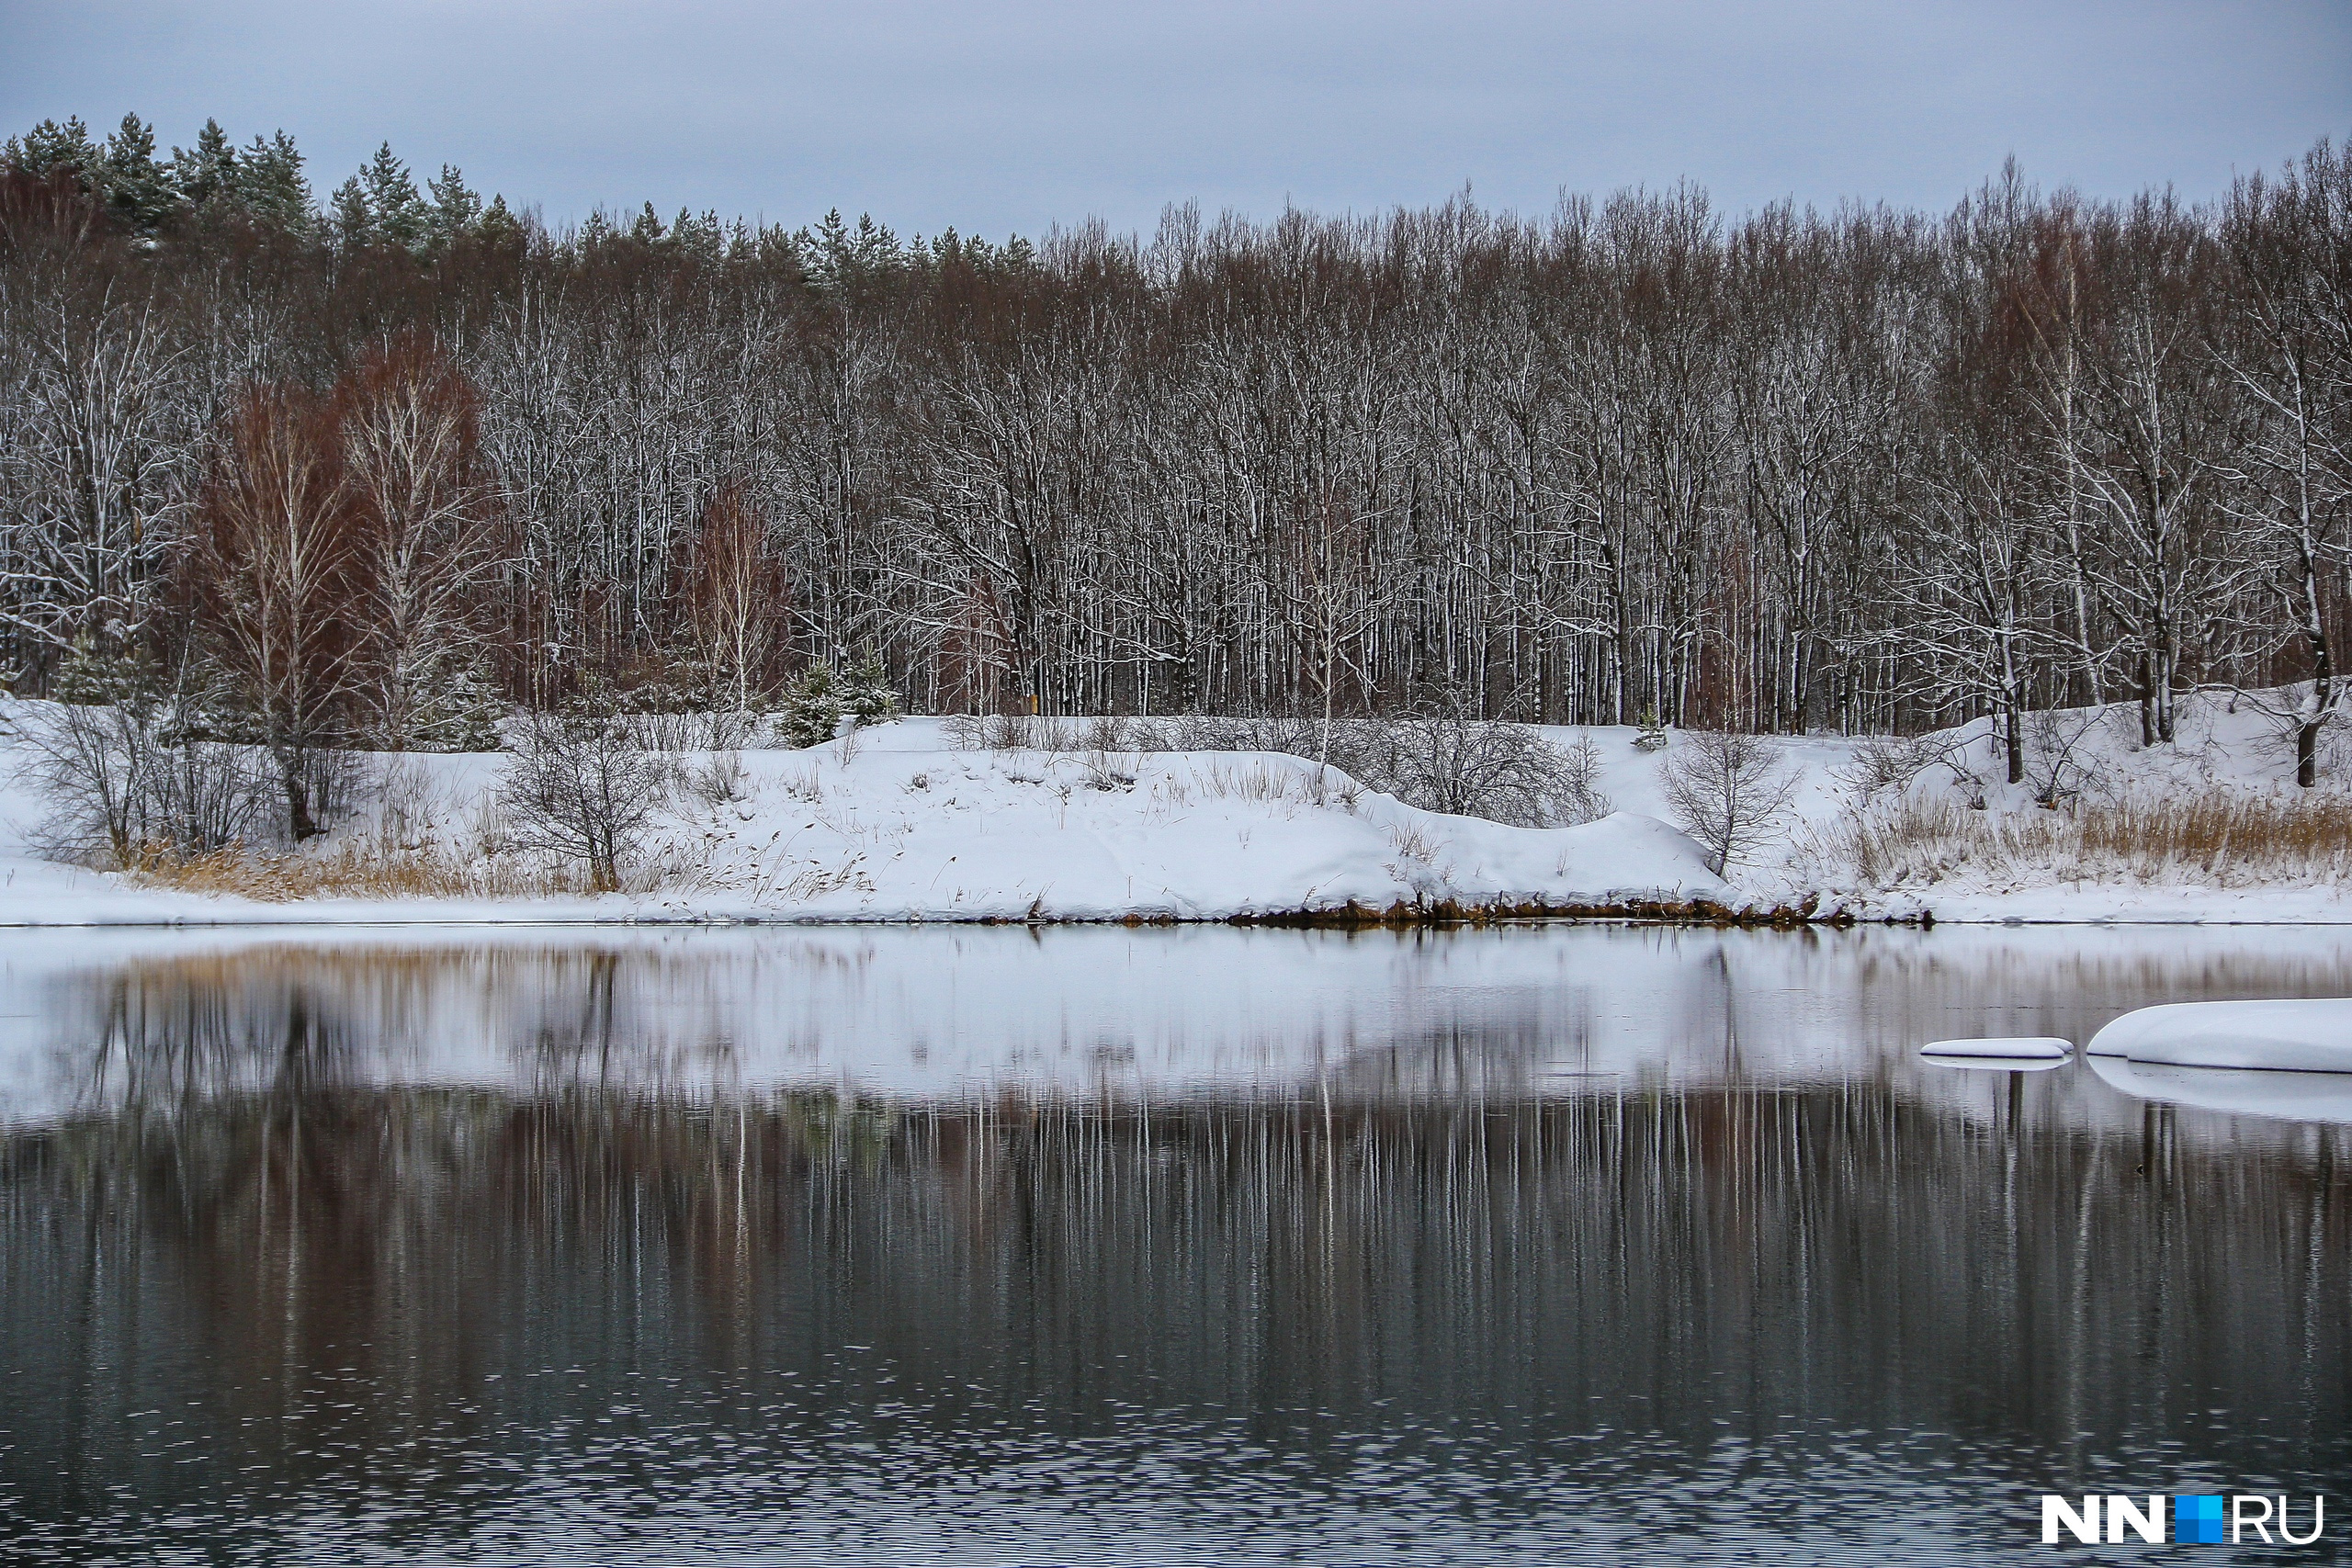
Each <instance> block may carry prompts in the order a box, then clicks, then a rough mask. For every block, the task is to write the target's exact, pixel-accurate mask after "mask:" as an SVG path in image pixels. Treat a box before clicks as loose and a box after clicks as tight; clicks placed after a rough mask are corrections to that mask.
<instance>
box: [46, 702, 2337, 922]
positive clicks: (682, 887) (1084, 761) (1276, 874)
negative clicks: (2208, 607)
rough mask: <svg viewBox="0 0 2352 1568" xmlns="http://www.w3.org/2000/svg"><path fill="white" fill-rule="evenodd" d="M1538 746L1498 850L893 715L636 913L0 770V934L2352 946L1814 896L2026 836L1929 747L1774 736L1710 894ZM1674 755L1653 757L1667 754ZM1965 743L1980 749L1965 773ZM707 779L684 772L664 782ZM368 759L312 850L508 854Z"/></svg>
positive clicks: (682, 845)
mask: <svg viewBox="0 0 2352 1568" xmlns="http://www.w3.org/2000/svg"><path fill="white" fill-rule="evenodd" d="M20 712H21V710H20ZM1974 728H1975V729H1977V730H1978V731H1980V732H1982V731H1983V730H1984V728H1985V727H1983V726H1981V725H1980V726H1977V727H1974ZM2117 728H2120V727H2117V726H2112V725H2109V726H2107V727H2106V729H2102V730H2101V731H2100V732H2099V733H2098V734H2097V735H2093V736H2091V737H2090V738H2089V739H2088V740H2086V742H2084V748H2083V749H2084V755H2085V758H2086V761H2088V762H2089V764H2090V767H2091V770H2092V771H2091V773H2090V775H2089V776H2091V777H2092V778H2093V780H2094V783H2095V784H2096V785H2097V786H2098V787H2104V788H2109V789H2114V788H2117V787H2121V785H2127V784H2128V785H2129V786H2131V787H2134V788H2139V789H2142V790H2144V791H2153V792H2158V793H2161V792H2165V791H2170V792H2174V793H2175V794H2185V793H2188V792H2193V791H2196V790H2199V789H2203V790H2208V791H2211V790H2212V789H2215V788H2226V789H2233V790H2236V791H2238V792H2240V793H2241V794H2248V795H2257V794H2259V792H2260V791H2262V790H2264V789H2268V788H2275V784H2273V783H2272V778H2273V776H2275V774H2276V772H2277V767H2276V762H2275V760H2272V759H2270V758H2268V757H2267V753H2266V751H2265V750H2264V748H2265V744H2266V735H2265V732H2263V731H2262V730H2260V729H2259V728H2258V727H2257V726H2256V725H2255V724H2253V723H2251V722H2250V721H2249V720H2248V719H2247V718H2246V716H2243V715H2241V714H2238V713H2236V712H2234V711H2227V710H2224V709H2223V708H2222V706H2221V705H2218V704H2216V705H2211V708H2210V711H2208V712H2206V713H2204V714H2203V716H2201V717H2200V718H2199V719H2198V720H2197V725H2196V727H2195V728H2192V730H2191V731H2190V733H2189V734H2188V738H2187V739H2185V740H2184V742H2183V743H2181V744H2179V745H2177V746H2175V747H2167V748H2163V749H2154V748H2151V749H2144V750H2143V749H2141V748H2139V747H2137V746H2135V745H2131V744H2130V743H2129V742H2128V741H2127V740H2124V739H2120V738H2117V737H2110V736H2109V734H2108V733H2107V730H2109V729H2117ZM1539 733H1540V734H1542V735H1543V736H1544V739H1547V740H1549V741H1551V742H1552V743H1554V744H1555V745H1559V746H1564V747H1565V746H1575V745H1578V744H1580V743H1581V744H1584V745H1586V746H1588V747H1589V750H1590V752H1591V754H1592V755H1593V756H1595V757H1597V758H1598V759H1599V763H1598V777H1597V780H1596V781H1595V782H1596V783H1597V784H1598V786H1599V788H1600V792H1601V793H1602V794H1604V795H1605V796H1606V803H1607V804H1608V805H1613V806H1614V807H1616V809H1614V810H1613V811H1611V812H1610V813H1609V814H1608V815H1605V816H1601V817H1600V818H1597V819H1595V820H1592V821H1588V822H1584V823H1581V824H1579V825H1577V826H1572V827H1557V828H1521V827H1512V826H1507V825H1504V824H1501V823H1497V822H1490V821H1487V820H1483V819H1480V818H1468V817H1459V816H1449V815H1445V814H1442V813H1438V812H1431V811H1424V810H1420V809H1418V808H1416V807H1411V806H1408V805H1406V804H1404V803H1403V802H1401V801H1398V800H1397V799H1395V798H1393V797H1391V796H1389V795H1381V794H1377V793H1375V792H1373V791H1370V790H1363V789H1360V788H1357V787H1355V786H1354V785H1353V784H1351V782H1350V781H1347V780H1345V779H1344V778H1343V777H1341V776H1340V775H1337V774H1333V773H1324V772H1323V771H1322V770H1319V769H1318V768H1317V765H1316V763H1314V762H1313V761H1308V760H1306V759H1302V758H1299V757H1295V756H1292V755H1289V754H1287V753H1281V752H1247V751H1242V752H1156V751H1144V752H1117V753H1112V754H1108V755H1106V754H1105V753H1103V752H1102V751H1088V750H1082V749H1075V748H1073V749H1069V750H984V749H978V748H973V747H971V746H969V745H967V744H961V743H959V742H958V741H957V739H956V738H955V737H954V736H952V735H951V734H950V732H949V727H948V726H947V725H946V724H945V723H944V721H942V720H938V719H931V718H915V719H906V720H901V721H899V722H897V723H894V724H889V725H886V726H882V727H879V728H873V729H869V730H865V731H863V732H860V733H859V734H857V735H855V736H854V737H852V738H850V739H846V740H837V741H834V742H831V743H830V744H828V745H824V746H820V747H815V748H810V749H809V750H744V751H741V752H729V753H726V754H725V760H726V763H727V768H728V770H729V778H730V782H729V784H728V786H727V787H726V788H724V789H705V790H700V791H697V790H694V789H681V790H679V791H678V792H676V794H675V796H674V798H673V802H672V805H671V806H670V807H669V808H667V809H666V810H665V811H664V813H663V814H662V816H661V818H659V820H658V821H657V822H656V823H655V824H654V826H653V827H652V829H650V831H649V832H648V834H647V840H646V844H645V848H644V853H643V856H642V862H643V863H642V865H641V867H640V873H641V874H640V876H639V885H638V890H636V891H624V892H620V893H612V894H605V895H601V896H594V897H591V896H587V895H584V894H565V895H554V896H548V895H536V896H525V897H511V896H492V895H490V894H487V893H482V892H469V893H467V894H465V895H464V896H459V897H442V896H433V895H417V894H409V895H404V896H369V897H349V896H341V895H335V896H322V897H302V898H290V899H273V898H266V897H238V896H235V895H233V894H228V893H220V892H198V891H191V890H189V889H187V888H183V887H171V886H154V885H152V884H148V883H144V882H142V881H141V880H140V879H138V878H135V877H132V876H128V875H124V874H115V873H106V872H98V871H94V870H90V869H86V868H84V867H79V866H74V865H70V864H63V863H57V862H55V861H52V860H48V859H44V858H42V857H41V856H40V854H39V853H38V852H36V849H35V844H34V840H35V837H36V831H35V830H36V829H37V828H38V826H39V824H40V820H41V817H42V814H43V811H44V809H45V807H44V804H43V802H42V801H41V799H40V796H39V795H37V794H36V792H34V791H33V790H32V789H31V787H30V786H29V784H28V783H27V782H26V780H25V779H24V778H23V777H21V776H20V775H19V774H18V773H17V770H16V769H15V768H14V767H12V766H11V763H12V761H15V759H12V758H10V757H8V756H6V755H5V754H0V929H17V930H28V929H57V928H96V927H153V928H188V929H202V928H221V927H255V928H264V927H281V928H283V927H348V928H353V929H357V928H364V927H381V928H388V929H390V928H403V927H406V928H419V927H462V926H482V927H492V926H496V927H548V928H560V927H574V928H582V929H595V928H611V927H628V926H638V927H649V926H707V927H731V926H754V925H769V926H773V925H804V926H805V925H839V924H856V925H873V924H892V925H928V924H951V925H973V924H999V925H1001V924H1056V925H1063V924H1067V925H1101V924H1127V925H1200V924H1220V923H1222V924H1243V925H1265V926H1317V927H1329V928H1339V929H1363V928H1377V927H1395V926H1415V925H1464V924H1469V925H1476V924H1494V923H1503V922H1521V921H1531V920H1586V921H1619V922H1626V921H1631V922H1641V923H1654V924H1656V923H1667V924H1687V925H1776V926H1792V927H1793V926H1803V925H1808V924H1811V925H1831V926H1846V925H1857V924H1899V925H1964V926H1986V925H2000V926H2100V925H2109V926H2123V925H2151V926H2178V925H2209V926H2312V927H2330V926H2338V925H2346V926H2352V887H2347V886H2346V884H2345V882H2344V881H2343V880H2341V879H2340V878H2339V877H2336V876H2332V875H2331V876H2328V877H2324V878H2323V877H2312V878H2306V879H2305V880H2303V881H2301V883H2293V882H2289V881H2284V880H2263V879H2259V878H2256V879H2251V880H2250V879H2248V878H2246V877H2244V876H2240V877H2239V878H2238V880H2237V881H2236V883H2235V884H2234V885H2230V884H2228V883H2227V882H2226V880H2225V879H2220V878H2217V879H2216V880H2217V881H2222V885H2218V886H2215V885H2207V886H2198V885H2194V884H2190V883H2185V882H2183V881H2181V880H2178V879H2175V880H2172V881H2168V882H2167V881H2149V880H2145V879H2140V880H2134V879H2132V878H2131V877H2128V876H2122V875H2120V874H2119V875H2114V876H2086V875H2083V874H2080V868H2076V874H2073V875H2071V876H2065V877H2060V876H2054V875H2051V876H2042V877H2039V878H2036V877H2032V876H2024V875H2018V874H2016V873H2015V872H2014V870H2013V869H2012V870H2010V871H2007V872H2002V873H1996V872H1995V871H1993V870H1991V869H1988V868H1986V867H1985V866H1982V865H1973V864H1955V865H1942V864H1933V863H1931V864H1928V865H1927V867H1926V869H1925V871H1924V872H1920V871H1918V870H1916V869H1914V868H1910V867H1907V866H1906V867H1898V868H1896V871H1897V873H1898V874H1894V875H1891V876H1889V877H1888V878H1887V879H1886V883H1887V885H1884V886H1861V885H1857V884H1856V883H1855V882H1854V881H1853V880H1851V879H1849V880H1845V881H1840V880H1839V879H1838V877H1837V876H1835V875H1833V874H1831V873H1833V872H1835V871H1836V869H1837V867H1836V865H1835V864H1834V863H1832V862H1831V861H1830V860H1829V859H1827V858H1826V852H1825V851H1824V850H1823V848H1822V846H1823V844H1824V843H1825V842H1827V841H1830V840H1833V839H1834V838H1835V836H1836V835H1837V834H1838V833H1840V832H1849V831H1850V829H1851V825H1852V824H1853V823H1854V822H1856V821H1857V820H1860V819H1861V814H1866V813H1867V812H1868V811H1870V810H1871V809H1875V808H1877V807H1878V806H1883V803H1884V801H1886V800H1889V799H1898V798H1899V799H1904V800H1910V801H1925V802H1927V803H1928V804H1929V805H1933V804H1935V803H1936V802H1938V801H1940V800H1943V799H1945V798H1946V797H1955V798H1957V797H1962V796H1973V799H1969V800H1968V801H1967V804H1968V805H1970V806H1973V807H1975V810H1976V812H1977V813H1979V815H1976V816H1973V817H1971V818H1967V819H1966V820H1967V821H1968V822H1969V823H1970V825H1972V826H1973V825H1975V824H1977V823H1980V822H1983V823H2001V822H2011V821H2014V822H2018V823H2023V824H2026V825H2028V826H2031V825H2033V824H2034V823H2036V822H2037V821H2039V820H2040V819H2041V818H2042V817H2043V816H2044V815H2046V814H2043V813H2041V812H2040V811H2039V809H2038V808H2037V807H2036V806H2035V805H2034V803H2033V802H2032V801H2031V800H2030V798H2029V797H2028V796H2027V795H2025V794H2024V793H2023V791H2022V788H2021V786H2004V785H2002V784H1997V783H1992V784H1988V783H1986V782H1985V780H1986V779H1987V778H1997V776H1998V774H1997V771H1996V770H1997V768H1998V762H1997V761H1996V760H1995V759H1993V758H1991V757H1990V755H1989V748H1990V738H1989V735H1982V734H1980V736H1978V737H1972V736H1971V735H1970V734H1969V733H1968V732H1967V731H1958V732H1953V734H1952V735H1951V737H1948V738H1946V740H1945V744H1944V748H1943V750H1942V751H1941V752H1940V753H1939V761H1938V763H1937V764H1936V765H1935V766H1934V768H1933V769H1931V770H1923V771H1922V772H1921V773H1919V775H1918V777H1917V779H1915V780H1912V781H1908V782H1906V783H1905V784H1902V785H1900V786H1898V787H1896V788H1895V789H1894V791H1893V792H1892V793H1891V794H1887V793H1881V794H1873V793H1872V792H1871V789H1870V788H1869V787H1868V786H1866V785H1865V784H1862V783H1861V782H1860V773H1861V772H1862V771H1863V770H1861V769H1860V768H1859V767H1858V758H1860V756H1861V754H1862V750H1863V749H1864V748H1865V747H1866V746H1868V745H1869V744H1871V743H1870V742H1867V741H1858V740H1848V739H1838V738H1830V737H1800V738H1792V739H1786V740H1781V741H1778V742H1776V743H1775V745H1776V747H1777V750H1778V751H1779V754H1780V756H1781V759H1782V761H1783V762H1784V763H1785V765H1786V766H1787V768H1788V769H1789V770H1790V773H1791V774H1792V783H1793V788H1792V795H1791V800H1790V805H1789V807H1788V810H1787V813H1786V816H1785V819H1784V820H1783V821H1781V823H1780V824H1779V825H1778V827H1777V829H1776V832H1775V837H1774V840H1773V841H1772V842H1771V843H1770V844H1769V845H1768V846H1767V847H1766V848H1765V849H1764V850H1762V851H1760V852H1758V853H1757V854H1755V855H1754V856H1753V857H1752V863H1734V864H1733V865H1732V866H1730V867H1729V868H1728V871H1729V875H1728V876H1727V877H1726V876H1719V875H1717V874H1715V873H1714V872H1713V870H1711V869H1710V866H1709V863H1708V856H1707V853H1706V852H1705V851H1704V850H1703V849H1702V846H1701V845H1700V844H1699V843H1698V842H1696V841H1695V840H1692V839H1691V838H1690V837H1689V836H1687V835H1686V834H1684V833H1683V832H1681V831H1680V830H1679V829H1677V828H1675V827H1672V826H1669V825H1668V821H1667V820H1666V819H1667V818H1669V817H1670V816H1671V811H1670V808H1669V805H1668V801H1667V800H1666V798H1665V795H1664V789H1663V784H1662V782H1661V780H1662V773H1661V770H1662V767H1663V761H1662V759H1661V758H1660V757H1659V756H1657V755H1656V754H1654V753H1652V752H1650V751H1648V750H1644V749H1643V748H1641V747H1639V746H1637V745H1635V744H1634V741H1635V739H1636V737H1635V732H1634V731H1633V730H1631V729H1626V728H1603V727H1594V728H1573V729H1571V728H1546V729H1544V730H1541V731H1539ZM2110 741H2111V742H2112V743H2110ZM1683 744H1685V738H1683V737H1680V736H1677V737H1675V738H1674V739H1672V740H1671V741H1670V742H1669V753H1670V751H1671V748H1672V747H1675V746H1680V745H1683ZM1972 747H1974V748H1976V749H1977V750H1984V751H1985V752H1986V753H1987V754H1986V755H1985V756H1984V757H1978V758H1974V760H1973V761H1972V760H1971V759H1972V757H1973V752H1972V751H1971V750H1970V748H1972ZM10 749H11V748H9V747H7V746H0V753H5V752H6V750H10ZM378 761H379V763H380V764H381V765H382V766H383V767H385V768H387V769H391V770H396V771H397V774H398V778H397V782H396V783H395V784H393V786H392V787H390V789H388V790H386V791H384V792H382V793H381V795H380V796H379V798H378V799H377V800H376V801H375V802H374V803H372V804H371V805H370V806H369V807H368V808H367V811H366V812H365V813H363V815H362V817H360V818H355V819H354V820H353V821H352V822H351V823H349V824H347V825H346V826H345V828H344V829H341V830H340V831H339V833H338V834H337V835H335V836H334V837H335V839H337V840H343V841H345V842H356V841H357V840H359V839H361V838H363V837H366V836H367V835H370V834H372V835H374V836H375V838H374V840H373V841H378V842H390V841H393V840H416V839H418V838H419V837H420V836H422V837H424V838H425V839H428V840H431V841H432V842H434V843H435V844H447V845H448V846H450V848H451V852H453V853H454V854H455V855H456V856H457V857H458V859H459V860H460V861H461V862H463V864H461V865H460V867H459V874H464V873H465V872H466V871H467V870H468V869H469V868H470V867H475V866H480V865H488V864H492V863H497V862H498V861H499V859H500V856H501V855H502V853H507V852H503V851H502V850H501V849H500V848H499V846H498V843H497V835H496V830H495V829H494V827H493V826H488V825H486V824H487V822H488V817H487V816H486V813H485V803H486V802H488V801H489V800H490V799H491V797H492V795H494V793H495V791H496V787H497V784H498V780H499V778H500V777H501V774H502V771H503V768H504V767H505V766H506V765H507V757H506V755H505V754H503V753H463V754H448V755H440V754H434V755H412V756H409V757H405V758H401V759H398V760H397V761H394V760H389V759H379V760H378ZM709 761H710V759H708V758H707V757H705V756H702V755H701V754H692V753H689V754H683V755H682V759H681V766H682V768H685V769H689V770H690V769H692V768H693V767H696V766H707V765H708V763H709ZM1335 781H1336V782H1335ZM2119 781H2120V784H2119ZM1906 791H1907V792H1908V793H1907V794H1906V793H1905V792H1906ZM2340 798H2341V797H2340V796H2336V797H2331V799H2340ZM1874 803H1875V804H1874ZM468 835H470V836H468ZM317 848H319V846H314V849H317Z"/></svg>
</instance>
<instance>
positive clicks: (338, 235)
mask: <svg viewBox="0 0 2352 1568" xmlns="http://www.w3.org/2000/svg"><path fill="white" fill-rule="evenodd" d="M327 208H328V212H329V221H331V222H332V223H333V224H334V238H335V243H337V244H339V245H341V246H343V247H344V249H345V250H356V249H357V248H359V247H360V246H362V245H372V244H374V243H376V241H377V238H378V235H377V232H376V214H375V211H374V210H373V209H371V208H370V207H369V206H368V187H367V186H364V185H362V184H360V182H359V176H358V175H352V176H351V177H350V178H349V179H347V180H345V181H344V182H343V183H342V184H341V185H339V186H335V187H334V195H333V196H332V197H328V198H327Z"/></svg>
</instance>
